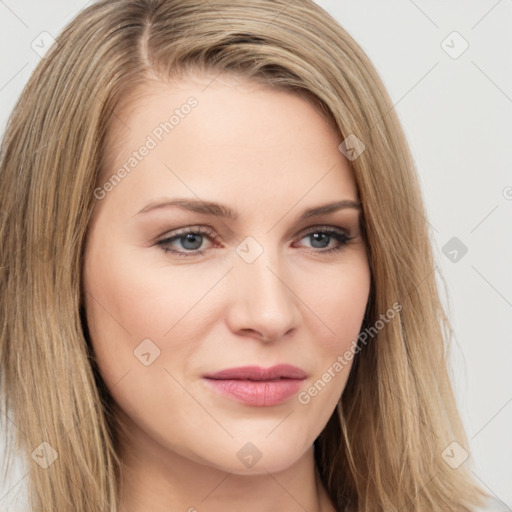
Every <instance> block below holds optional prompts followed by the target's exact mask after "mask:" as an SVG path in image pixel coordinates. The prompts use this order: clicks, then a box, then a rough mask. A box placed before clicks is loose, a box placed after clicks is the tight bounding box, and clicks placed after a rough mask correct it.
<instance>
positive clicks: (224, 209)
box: [136, 198, 361, 222]
mask: <svg viewBox="0 0 512 512" xmlns="http://www.w3.org/2000/svg"><path fill="white" fill-rule="evenodd" d="M172 206H177V207H179V208H183V209H185V210H190V211H192V212H196V213H200V214H202V215H212V216H215V217H221V218H225V219H230V220H237V219H238V217H239V214H238V212H237V211H236V210H234V209H232V208H230V207H229V206H226V205H223V204H220V203H215V202H212V201H203V200H201V199H189V198H187V199H166V198H164V199H158V200H156V201H152V202H151V203H149V204H148V205H147V206H145V207H144V208H143V209H142V210H140V212H139V213H137V214H136V215H139V214H141V213H147V212H150V211H154V210H157V209H160V208H168V207H172ZM346 208H354V209H356V210H361V203H360V202H359V201H353V200H352V199H342V200H340V201H335V202H332V203H327V204H323V205H320V206H315V207H313V208H308V209H307V210H305V211H304V212H303V213H302V214H301V215H300V217H299V218H298V221H299V222H301V221H303V220H305V219H309V218H310V217H318V216H320V215H326V214H328V213H333V212H336V211H338V210H343V209H346Z"/></svg>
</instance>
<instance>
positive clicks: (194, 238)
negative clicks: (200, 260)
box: [182, 233, 202, 250]
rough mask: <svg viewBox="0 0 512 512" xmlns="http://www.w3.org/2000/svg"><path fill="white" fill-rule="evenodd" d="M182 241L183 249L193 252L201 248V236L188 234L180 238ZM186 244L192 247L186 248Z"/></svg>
mask: <svg viewBox="0 0 512 512" xmlns="http://www.w3.org/2000/svg"><path fill="white" fill-rule="evenodd" d="M182 240H184V243H183V247H184V248H185V249H190V250H195V249H198V248H199V247H201V241H202V236H201V235H197V234H194V233H188V234H187V235H185V236H184V237H183V238H182ZM198 242H199V243H198ZM188 243H191V244H192V247H190V246H187V244H188ZM194 244H195V246H194Z"/></svg>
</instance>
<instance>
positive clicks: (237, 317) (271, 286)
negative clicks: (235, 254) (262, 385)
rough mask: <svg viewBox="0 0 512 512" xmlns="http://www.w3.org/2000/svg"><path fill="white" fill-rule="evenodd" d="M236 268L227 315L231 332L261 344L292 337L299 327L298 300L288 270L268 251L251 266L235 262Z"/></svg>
mask: <svg viewBox="0 0 512 512" xmlns="http://www.w3.org/2000/svg"><path fill="white" fill-rule="evenodd" d="M235 267H236V268H235V269H233V272H230V277H229V279H230V280H231V281H230V287H231V290H232V293H230V297H231V301H230V304H229V308H228V313H227V323H228V326H229V327H230V329H231V330H232V332H235V333H237V334H239V335H242V336H248V335H249V336H253V337H256V338H258V339H261V340H262V341H271V340H279V339H281V338H283V337H284V336H285V335H289V334H291V333H292V332H293V330H294V329H296V328H297V326H298V325H299V321H300V311H299V308H298V303H299V302H300V299H299V298H298V296H297V294H296V292H294V286H293V284H294V283H296V282H297V280H295V279H294V280H293V282H292V278H291V277H290V273H289V272H287V270H289V269H286V268H285V267H284V265H282V264H279V262H278V259H277V258H276V257H274V256H272V255H270V251H268V250H265V251H263V253H262V254H261V255H260V256H259V257H258V258H257V259H256V260H255V261H253V262H252V263H247V262H246V261H244V260H242V259H240V260H238V261H237V263H236V265H235ZM231 290H230V292H231Z"/></svg>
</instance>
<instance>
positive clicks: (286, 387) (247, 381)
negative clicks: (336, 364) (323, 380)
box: [203, 364, 307, 407]
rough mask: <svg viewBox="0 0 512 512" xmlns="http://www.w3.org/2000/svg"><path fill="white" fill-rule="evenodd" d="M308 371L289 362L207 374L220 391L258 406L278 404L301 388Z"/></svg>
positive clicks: (213, 385) (229, 369)
mask: <svg viewBox="0 0 512 512" xmlns="http://www.w3.org/2000/svg"><path fill="white" fill-rule="evenodd" d="M306 377H307V375H306V373H305V372H304V371H303V370H301V369H300V368H297V367H296V366H292V365H289V364H278V365H276V366H272V367H271V368H261V367H259V366H242V367H238V368H228V369H226V370H221V371H219V372H216V373H211V374H207V375H204V376H203V378H204V379H205V381H206V382H208V384H209V385H210V386H211V387H212V388H213V389H214V390H215V391H217V392H218V393H220V394H222V395H224V396H226V397H228V398H231V399H233V400H236V401H238V402H242V403H245V404H247V405H254V406H259V407H268V406H272V405H278V404H280V403H282V402H284V401H285V400H286V399H288V398H290V397H291V396H293V395H294V394H296V393H297V391H298V390H299V389H300V387H301V385H302V382H303V380H304V379H305V378H306Z"/></svg>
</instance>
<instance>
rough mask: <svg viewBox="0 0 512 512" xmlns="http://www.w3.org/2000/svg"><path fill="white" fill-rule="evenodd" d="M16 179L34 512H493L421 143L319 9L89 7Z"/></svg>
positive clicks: (55, 62)
mask: <svg viewBox="0 0 512 512" xmlns="http://www.w3.org/2000/svg"><path fill="white" fill-rule="evenodd" d="M0 179H1V191H0V194H1V204H2V208H3V210H4V212H5V214H4V219H3V222H2V224H1V228H0V229H1V236H2V241H3V243H2V248H1V249H0V251H1V262H0V265H1V267H2V269H3V271H2V274H1V276H2V277H1V279H2V282H1V286H2V294H1V299H0V304H1V312H2V319H3V322H2V325H3V328H2V334H1V338H0V361H1V367H2V389H3V394H4V399H5V406H6V407H8V408H9V409H10V411H12V412H11V418H12V419H13V421H14V422H15V423H16V425H17V426H18V428H19V429H20V431H22V432H23V433H24V434H25V435H24V436H21V435H18V437H17V441H18V446H19V448H20V449H21V450H23V452H24V453H25V454H26V455H27V457H28V459H29V460H30V461H31V465H30V475H29V478H30V491H31V507H32V510H34V511H43V510H52V511H64V510H69V509H73V510H76V511H90V510H102V511H112V512H113V511H117V510H120V511H126V512H132V511H133V512H139V511H142V510H151V511H160V510H162V511H163V510H189V511H194V510H197V511H199V512H200V511H201V510H209V511H217V510H230V509H239V508H243V509H244V510H249V511H261V510H276V509H278V508H279V509H284V510H287V511H295V510H308V511H312V512H313V511H322V512H326V511H329V512H332V511H337V510H340V511H341V510H347V511H348V510H353V511H358V512H363V511H365V512H370V511H372V512H373V511H376V510H386V511H399V510H402V511H403V510H407V511H415V512H420V511H421V512H423V511H427V510H428V511H432V510H434V511H443V512H445V511H473V510H477V509H478V507H482V506H485V505H484V501H485V499H486V498H487V496H486V495H485V493H484V492H483V490H481V489H480V488H478V486H477V485H476V484H475V482H474V481H473V480H472V478H471V472H470V469H469V464H470V461H469V460H468V455H469V454H468V452H467V450H468V441H467V438H466V436H465V433H464V431H463V427H462V424H461V421H460V418H459V415H458V413H457V410H456V406H455V401H454V397H453V394H452V389H451V385H450V380H449V377H448V373H447V368H446V366H447V362H446V358H445V343H447V342H448V341H449V332H450V329H449V323H448V321H447V319H446V317H445V316H444V312H443V309H442V306H441V303H440V301H439V296H438V291H437V288H436V281H435V274H434V272H433V269H434V262H433V258H432V253H431V247H430V242H429V237H428V230H427V222H426V219H425V212H424V209H423V205H422V201H421V195H420V191H419V188H418V182H417V179H416V175H415V170H414V164H413V161H412V159H411V156H410V154H409V150H408V147H407V143H406V140H405V137H404V135H403V132H402V130H401V127H400V125H399V122H398V120H397V117H396V115H395V112H394V111H393V109H392V104H391V102H390V99H389V97H388V95H387V93H386V91H385V89H384V87H383V85H382V82H381V81H380V79H379V77H378V75H377V73H376V72H375V70H374V68H373V66H372V64H371V63H370V61H369V60H368V58H367V57H366V55H365V54H364V53H363V51H362V50H361V49H360V48H359V47H358V45H357V44H356V43H355V42H354V41H353V39H352V38H351V37H350V36H349V35H348V34H347V33H346V32H345V31H344V30H343V29H342V28H341V27H340V26H339V25H338V24H337V23H336V22H335V20H333V19H332V18H331V17H330V16H329V15H328V14H327V13H325V12H324V11H323V10H322V9H320V8H319V7H318V6H317V5H315V4H314V3H313V2H311V1H309V0H300V1H299V0H296V1H294V2H291V3H290V2H285V1H284V0H282V1H281V0H279V1H270V0H269V1H267V0H250V1H243V2H242V1H241V0H240V1H238V0H237V1H230V2H217V1H216V2H204V1H200V0H181V1H178V0H174V1H172V0H168V1H163V0H158V1H152V0H113V1H112V0H111V1H103V2H98V3H96V4H94V5H92V6H90V7H88V8H87V9H86V10H85V11H83V12H82V13H81V14H80V15H79V16H77V17H76V19H74V20H73V21H72V22H71V23H70V25H69V26H68V27H67V28H66V29H65V30H64V32H63V33H62V34H61V36H60V37H59V38H58V39H57V41H56V44H55V46H54V47H53V48H52V49H51V51H50V52H49V53H48V54H47V55H46V57H45V59H43V61H42V62H41V64H40V65H39V67H38V68H37V69H36V71H35V72H34V74H33V76H32V77H31V79H30V81H29V83H28V85H27V87H26V88H25V90H24V91H23V94H22V96H21V98H20V100H19V102H18V105H17V107H16V109H15V111H14V113H13V115H12V116H11V119H10V123H9V125H8V128H7V131H6V134H5V137H4V140H3V146H2V161H1V167H0Z"/></svg>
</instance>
